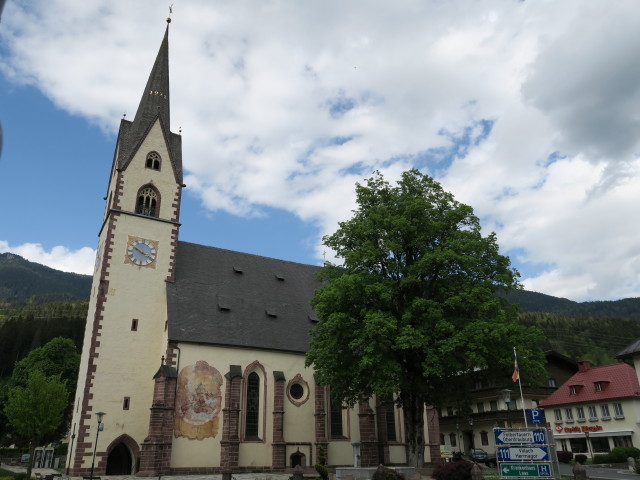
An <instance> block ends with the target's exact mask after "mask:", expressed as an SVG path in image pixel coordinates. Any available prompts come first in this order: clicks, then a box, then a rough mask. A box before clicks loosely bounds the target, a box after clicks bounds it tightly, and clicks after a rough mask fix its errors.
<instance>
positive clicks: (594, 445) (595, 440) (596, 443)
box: [589, 437, 615, 453]
mask: <svg viewBox="0 0 640 480" xmlns="http://www.w3.org/2000/svg"><path fill="white" fill-rule="evenodd" d="M614 438H615V437H614ZM589 442H590V443H591V449H592V450H593V451H594V452H596V453H607V452H609V450H610V448H609V438H607V437H591V438H590V439H589Z"/></svg>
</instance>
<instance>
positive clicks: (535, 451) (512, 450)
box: [497, 445, 549, 462]
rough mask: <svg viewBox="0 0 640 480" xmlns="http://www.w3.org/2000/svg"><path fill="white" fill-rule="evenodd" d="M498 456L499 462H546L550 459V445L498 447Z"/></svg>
mask: <svg viewBox="0 0 640 480" xmlns="http://www.w3.org/2000/svg"><path fill="white" fill-rule="evenodd" d="M497 456H498V461H499V462H546V461H549V447H537V446H526V445H524V446H519V447H514V446H510V447H498V451H497Z"/></svg>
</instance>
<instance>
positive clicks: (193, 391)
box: [174, 360, 222, 440]
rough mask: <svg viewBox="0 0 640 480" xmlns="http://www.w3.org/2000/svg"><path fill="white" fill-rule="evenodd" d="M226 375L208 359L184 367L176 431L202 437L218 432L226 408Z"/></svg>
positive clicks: (179, 384)
mask: <svg viewBox="0 0 640 480" xmlns="http://www.w3.org/2000/svg"><path fill="white" fill-rule="evenodd" d="M221 385H222V375H220V372H218V370H216V369H215V368H214V367H212V366H211V365H209V364H208V363H207V362H205V361H204V360H200V361H198V362H196V364H195V365H189V366H186V367H184V368H183V369H182V370H181V371H180V374H179V375H178V394H177V398H176V412H175V413H176V415H175V423H174V434H175V436H176V437H187V438H190V439H194V440H202V439H203V438H207V437H215V436H216V434H217V433H218V423H219V414H220V410H221V408H222V392H221V391H220V387H221Z"/></svg>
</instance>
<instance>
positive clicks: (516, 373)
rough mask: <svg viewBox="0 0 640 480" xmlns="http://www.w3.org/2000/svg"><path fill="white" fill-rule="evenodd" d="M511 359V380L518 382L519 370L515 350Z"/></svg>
mask: <svg viewBox="0 0 640 480" xmlns="http://www.w3.org/2000/svg"><path fill="white" fill-rule="evenodd" d="M513 357H514V360H513V374H511V380H513V381H514V382H517V381H518V380H520V369H519V368H518V355H516V352H515V350H514V352H513Z"/></svg>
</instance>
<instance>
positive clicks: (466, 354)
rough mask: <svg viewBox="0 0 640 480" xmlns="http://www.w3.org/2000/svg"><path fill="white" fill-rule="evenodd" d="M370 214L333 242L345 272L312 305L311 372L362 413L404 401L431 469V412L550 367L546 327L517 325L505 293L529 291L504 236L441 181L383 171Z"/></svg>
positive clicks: (367, 200)
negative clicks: (501, 248)
mask: <svg viewBox="0 0 640 480" xmlns="http://www.w3.org/2000/svg"><path fill="white" fill-rule="evenodd" d="M356 199H357V204H358V208H357V209H356V210H355V211H354V214H353V217H352V218H351V219H350V220H348V221H346V222H341V223H340V224H339V228H338V230H337V231H336V232H335V233H334V234H332V235H329V236H326V237H324V239H323V241H324V245H326V246H328V247H330V248H332V249H333V250H334V251H335V252H336V255H337V257H338V258H342V259H343V261H344V264H343V265H342V266H337V265H333V264H329V263H327V264H325V266H324V267H323V269H322V270H321V277H322V279H323V280H324V284H323V286H322V287H321V288H319V289H318V290H317V291H316V293H315V296H314V298H313V300H312V306H313V307H314V309H315V311H316V313H317V314H318V316H319V318H320V323H319V324H318V325H317V326H316V328H315V329H314V330H313V331H312V332H311V337H312V340H311V347H310V351H309V353H308V354H307V358H306V364H307V366H313V368H314V369H315V371H316V373H317V375H318V380H319V381H320V383H321V384H324V385H330V386H331V392H332V395H335V398H339V399H340V400H342V401H344V402H346V403H348V404H350V405H354V404H356V403H357V402H359V401H360V400H361V399H362V398H368V397H370V396H371V395H373V394H376V395H378V396H379V397H383V398H385V397H386V398H390V397H391V396H392V395H394V396H395V399H396V402H397V403H398V404H400V405H401V406H402V408H403V411H404V415H405V422H406V425H407V436H408V439H407V440H408V444H409V459H408V460H409V464H410V465H412V466H415V467H422V464H423V459H424V446H425V439H424V417H423V415H424V412H425V405H433V406H436V407H442V406H444V405H449V404H451V403H452V402H455V403H457V404H458V405H462V406H464V405H467V408H468V403H469V399H468V397H467V396H466V395H465V392H469V391H470V390H471V388H473V385H474V383H475V382H476V381H477V380H480V379H483V380H495V379H501V381H504V379H506V378H509V376H510V374H511V371H512V369H513V348H512V347H513V346H514V345H517V346H518V351H519V363H520V371H521V372H522V374H525V375H527V379H528V380H529V379H531V380H533V379H534V377H536V376H541V375H542V372H543V368H544V361H543V355H542V352H541V351H539V350H538V349H537V348H536V342H537V341H538V340H539V339H540V334H539V331H538V330H537V329H535V328H534V329H525V328H524V327H522V326H521V325H520V324H518V323H517V321H516V307H515V306H511V305H510V304H508V303H507V301H506V300H504V298H501V297H500V296H496V295H495V293H496V292H497V291H500V290H504V291H509V290H512V289H517V288H519V284H518V282H517V278H518V273H517V272H516V271H515V270H514V269H513V268H511V267H510V261H509V258H507V257H505V256H502V255H500V254H499V253H498V245H497V242H496V238H495V234H493V233H492V234H490V235H488V236H486V237H483V236H482V234H481V231H480V222H479V220H478V218H477V217H475V216H474V215H473V210H472V209H471V207H469V206H467V205H463V204H461V203H458V202H457V201H456V200H455V199H454V197H453V195H451V194H450V193H448V192H445V191H444V190H443V189H442V187H441V186H440V185H439V184H438V183H437V182H436V181H435V180H433V179H432V178H430V177H428V176H425V175H423V174H421V173H420V172H419V171H417V170H410V171H408V172H405V173H404V174H403V175H402V177H401V179H400V180H399V181H398V183H397V185H396V186H391V185H390V184H389V183H388V182H386V181H385V180H384V178H383V177H382V175H381V174H380V173H376V174H375V175H374V176H373V177H372V178H370V179H368V180H367V181H366V184H365V185H360V184H357V185H356Z"/></svg>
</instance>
